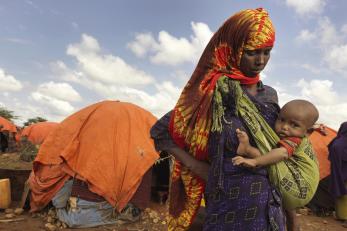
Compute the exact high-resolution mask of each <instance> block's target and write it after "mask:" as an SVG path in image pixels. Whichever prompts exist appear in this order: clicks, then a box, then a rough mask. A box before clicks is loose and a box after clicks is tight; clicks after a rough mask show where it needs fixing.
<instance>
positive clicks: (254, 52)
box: [245, 50, 256, 56]
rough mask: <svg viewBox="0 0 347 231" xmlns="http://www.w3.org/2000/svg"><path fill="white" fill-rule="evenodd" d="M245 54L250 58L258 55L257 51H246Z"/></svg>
mask: <svg viewBox="0 0 347 231" xmlns="http://www.w3.org/2000/svg"><path fill="white" fill-rule="evenodd" d="M245 53H246V54H247V55H249V56H253V55H255V54H256V51H251V50H246V51H245Z"/></svg>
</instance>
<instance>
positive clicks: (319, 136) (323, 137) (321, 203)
mask: <svg viewBox="0 0 347 231" xmlns="http://www.w3.org/2000/svg"><path fill="white" fill-rule="evenodd" d="M336 135H337V132H336V131H335V130H334V129H332V128H329V127H326V126H324V125H321V126H319V127H318V128H316V129H315V130H314V131H313V132H312V133H311V134H310V136H309V139H310V141H311V143H312V146H313V149H314V150H315V152H316V155H317V159H318V162H319V174H320V182H319V185H318V188H317V191H316V193H315V195H314V197H313V198H312V200H311V201H310V203H309V204H308V205H307V206H308V207H309V208H310V209H311V210H312V211H314V212H315V213H316V214H317V215H320V216H325V215H326V214H329V213H330V212H331V211H332V210H334V199H333V197H332V195H331V194H330V192H329V189H328V188H329V184H330V183H329V181H330V161H329V159H328V157H329V150H328V144H329V143H330V142H331V141H332V140H333V139H334V138H335V137H336Z"/></svg>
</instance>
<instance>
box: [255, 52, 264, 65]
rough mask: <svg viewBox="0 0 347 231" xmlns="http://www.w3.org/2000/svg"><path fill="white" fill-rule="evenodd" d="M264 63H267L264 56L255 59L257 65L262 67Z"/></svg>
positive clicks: (260, 55) (259, 55)
mask: <svg viewBox="0 0 347 231" xmlns="http://www.w3.org/2000/svg"><path fill="white" fill-rule="evenodd" d="M264 62H265V57H264V54H258V55H257V56H256V59H255V64H256V65H258V66H260V65H264Z"/></svg>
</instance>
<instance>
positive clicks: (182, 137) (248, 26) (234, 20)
mask: <svg viewBox="0 0 347 231" xmlns="http://www.w3.org/2000/svg"><path fill="white" fill-rule="evenodd" d="M274 40H275V30H274V28H273V26H272V23H271V21H270V18H269V15H268V13H267V12H266V11H265V10H264V9H263V8H258V9H255V10H243V11H240V12H238V13H237V14H235V15H233V16H232V17H230V18H229V19H228V20H227V21H226V22H225V23H224V24H223V25H222V26H221V27H220V28H219V30H218V31H217V32H216V33H215V34H214V36H213V37H212V39H211V40H210V42H209V43H208V45H207V46H206V48H205V50H204V52H203V54H202V56H201V58H200V61H199V63H198V65H197V67H196V69H195V71H194V73H193V75H192V77H191V79H190V80H189V82H188V83H187V85H186V86H185V88H184V89H183V92H182V94H181V96H180V98H179V100H178V102H177V104H176V106H175V108H174V112H173V114H172V117H171V121H170V132H171V135H172V137H173V138H174V140H175V141H176V142H177V144H178V145H180V146H181V147H185V148H187V149H188V150H189V152H190V153H191V154H192V155H193V156H195V157H196V158H197V159H206V157H207V153H206V146H207V140H208V134H209V131H210V128H211V121H212V120H211V118H212V111H211V104H212V103H211V102H212V98H213V92H214V89H215V85H216V82H217V80H218V78H219V77H221V76H228V77H230V78H232V79H237V80H239V81H240V83H241V84H254V83H257V82H258V81H259V76H256V77H247V76H245V75H244V74H243V73H242V72H241V71H240V61H241V57H242V54H243V50H245V49H246V50H255V49H259V48H263V47H270V46H273V43H274Z"/></svg>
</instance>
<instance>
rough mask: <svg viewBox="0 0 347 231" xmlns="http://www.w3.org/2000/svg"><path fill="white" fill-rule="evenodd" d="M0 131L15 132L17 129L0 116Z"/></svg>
mask: <svg viewBox="0 0 347 231" xmlns="http://www.w3.org/2000/svg"><path fill="white" fill-rule="evenodd" d="M1 126H2V127H1ZM0 127H1V128H0V131H9V132H17V127H16V125H14V124H13V123H12V122H11V121H9V120H7V119H5V118H4V117H1V116H0Z"/></svg>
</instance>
